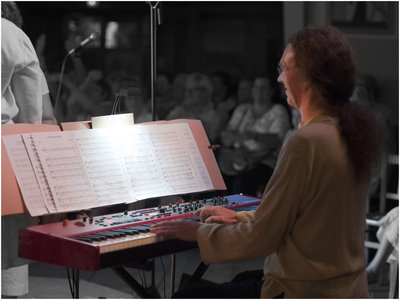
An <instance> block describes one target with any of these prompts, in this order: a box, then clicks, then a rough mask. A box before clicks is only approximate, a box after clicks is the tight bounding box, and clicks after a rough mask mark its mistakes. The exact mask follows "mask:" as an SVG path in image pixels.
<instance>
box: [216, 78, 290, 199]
mask: <svg viewBox="0 0 400 300" xmlns="http://www.w3.org/2000/svg"><path fill="white" fill-rule="evenodd" d="M272 94H273V89H272V87H271V81H270V79H269V78H267V77H258V78H256V79H255V80H254V84H253V89H252V95H253V103H245V104H242V105H240V106H238V107H237V108H236V110H235V111H234V113H233V116H232V118H231V119H230V121H229V123H228V126H227V127H226V129H225V130H224V131H223V132H222V133H221V143H222V148H221V149H220V153H219V159H218V162H219V166H220V169H221V171H222V173H223V174H224V175H225V177H226V179H227V182H228V185H229V183H230V182H232V184H231V193H233V194H235V193H246V194H250V195H257V189H258V188H259V187H260V186H264V185H265V184H266V183H267V182H268V179H269V177H270V176H271V175H272V172H273V170H274V168H275V164H276V160H277V156H278V152H279V149H280V147H281V144H282V140H283V138H284V136H285V134H286V132H287V131H288V130H289V129H290V123H289V122H290V121H289V116H288V113H287V110H286V108H285V107H284V106H283V105H281V104H275V103H273V102H272ZM229 176H234V178H230V177H229Z"/></svg>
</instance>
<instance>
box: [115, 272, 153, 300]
mask: <svg viewBox="0 0 400 300" xmlns="http://www.w3.org/2000/svg"><path fill="white" fill-rule="evenodd" d="M112 270H113V271H114V272H115V273H116V274H117V275H118V276H119V277H120V278H121V279H122V280H123V281H124V282H125V283H126V284H127V285H128V286H129V287H130V288H131V289H132V290H133V291H134V292H135V293H136V294H137V295H138V296H139V297H141V298H154V297H153V296H151V295H150V294H149V293H148V292H147V291H146V290H145V289H144V288H143V286H141V285H140V284H139V283H138V282H137V281H136V280H135V278H133V277H132V276H131V274H129V273H128V272H127V271H126V270H125V269H124V268H123V267H112Z"/></svg>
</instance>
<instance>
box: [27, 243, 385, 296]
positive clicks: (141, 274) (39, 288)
mask: <svg viewBox="0 0 400 300" xmlns="http://www.w3.org/2000/svg"><path fill="white" fill-rule="evenodd" d="M199 262H200V255H199V252H198V250H190V251H186V252H181V253H177V254H176V257H175V265H176V273H175V290H176V289H177V288H178V286H179V282H180V279H181V277H182V274H183V273H190V274H192V273H193V272H194V271H195V269H196V268H197V266H198V264H199ZM262 265H263V259H254V260H251V261H246V262H238V263H229V264H219V265H217V264H215V265H211V266H210V267H209V268H208V269H207V271H206V272H205V274H204V276H203V277H202V278H203V279H207V280H211V281H214V282H224V281H229V280H230V279H232V277H233V276H234V275H235V274H237V273H239V272H241V271H245V270H253V269H254V270H256V269H260V268H262ZM126 270H127V271H128V272H129V273H130V274H131V276H133V277H134V278H135V279H136V280H137V281H138V282H139V283H141V284H142V285H146V286H150V283H151V272H150V271H143V270H139V269H135V268H130V267H128V268H126ZM170 273H171V256H164V257H161V258H157V259H156V260H155V286H156V290H157V291H158V293H159V294H158V295H157V294H154V291H153V294H152V295H153V296H152V298H159V297H161V298H170V297H171V288H170V282H171V281H170V278H171V274H170ZM67 278H68V277H67V272H66V269H65V268H63V267H58V266H53V265H49V264H42V263H32V264H31V265H30V278H29V293H28V294H27V295H25V296H23V297H21V298H30V299H31V298H37V299H55V298H56V299H62V298H71V292H70V288H69V284H68V279H67ZM79 284H80V287H79V297H80V298H84V299H105V298H112V299H128V298H140V297H139V296H138V295H137V294H136V293H135V292H134V291H132V290H131V289H130V288H129V287H128V285H127V284H126V283H125V282H124V281H123V280H122V279H121V278H119V277H118V276H117V275H116V274H115V273H114V272H113V271H112V270H111V269H103V270H100V271H96V272H84V271H81V272H80V281H79ZM388 288H389V287H388V284H387V282H386V283H382V282H378V283H374V284H372V285H370V291H371V296H372V297H373V298H387V296H388ZM149 293H152V292H151V291H149Z"/></svg>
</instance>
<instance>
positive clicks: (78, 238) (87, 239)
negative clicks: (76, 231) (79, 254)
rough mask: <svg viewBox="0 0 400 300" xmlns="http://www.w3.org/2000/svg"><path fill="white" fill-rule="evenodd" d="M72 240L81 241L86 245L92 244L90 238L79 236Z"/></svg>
mask: <svg viewBox="0 0 400 300" xmlns="http://www.w3.org/2000/svg"><path fill="white" fill-rule="evenodd" d="M74 239H75V240H79V241H82V242H87V243H91V242H92V240H91V239H90V238H83V237H80V236H77V237H74Z"/></svg>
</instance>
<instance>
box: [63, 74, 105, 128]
mask: <svg viewBox="0 0 400 300" xmlns="http://www.w3.org/2000/svg"><path fill="white" fill-rule="evenodd" d="M57 76H58V75H56V77H57ZM63 84H64V85H65V86H66V87H67V90H68V93H69V96H68V98H67V99H62V100H61V101H59V106H58V107H57V108H56V112H57V114H58V115H60V118H62V120H63V121H68V122H73V121H88V120H90V118H91V117H93V116H100V115H104V114H109V113H110V112H111V109H112V102H111V101H110V97H111V87H110V85H109V83H108V82H107V81H106V80H104V79H103V73H102V72H101V71H99V70H90V71H89V72H88V74H87V76H86V78H85V79H84V81H83V82H81V83H80V84H75V82H74V80H72V79H71V77H70V76H64V80H63Z"/></svg>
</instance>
